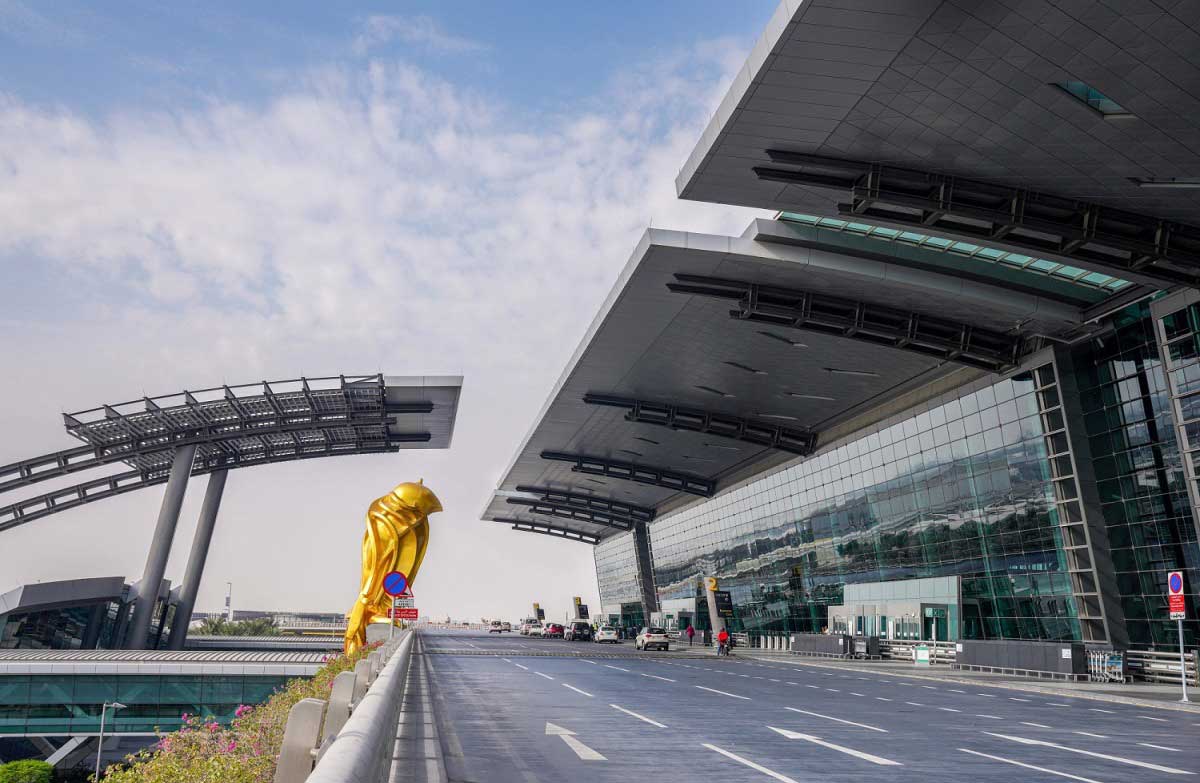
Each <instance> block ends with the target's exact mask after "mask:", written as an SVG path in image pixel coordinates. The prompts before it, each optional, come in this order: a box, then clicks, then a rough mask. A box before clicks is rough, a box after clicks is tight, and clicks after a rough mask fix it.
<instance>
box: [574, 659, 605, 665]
mask: <svg viewBox="0 0 1200 783" xmlns="http://www.w3.org/2000/svg"><path fill="white" fill-rule="evenodd" d="M579 660H581V661H583V662H584V663H590V664H591V665H592V666H599V665H600V664H598V663H596V662H595V661H589V660H588V659H587V658H580V659H579Z"/></svg>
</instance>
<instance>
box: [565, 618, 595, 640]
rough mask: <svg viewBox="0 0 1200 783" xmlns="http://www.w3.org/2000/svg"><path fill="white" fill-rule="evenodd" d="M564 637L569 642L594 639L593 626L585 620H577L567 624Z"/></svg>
mask: <svg viewBox="0 0 1200 783" xmlns="http://www.w3.org/2000/svg"><path fill="white" fill-rule="evenodd" d="M563 638H564V639H566V640H567V641H568V642H590V641H591V640H592V626H591V625H589V624H588V623H586V622H584V621H583V620H576V621H574V622H572V623H570V624H568V625H567V630H566V632H565V633H564V634H563Z"/></svg>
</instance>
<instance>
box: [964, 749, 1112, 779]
mask: <svg viewBox="0 0 1200 783" xmlns="http://www.w3.org/2000/svg"><path fill="white" fill-rule="evenodd" d="M959 750H961V751H962V752H963V753H970V754H971V755H972V756H983V757H984V758H985V759H991V760H992V761H1003V762H1004V763H1005V764H1015V765H1016V766H1018V767H1024V768H1025V769H1036V770H1037V771H1038V772H1048V773H1050V774H1051V775H1060V776H1062V777H1064V778H1070V779H1071V780H1079V781H1082V782H1083V783H1100V781H1098V780H1093V779H1092V778H1084V777H1080V776H1079V775H1072V774H1071V773H1070V772H1059V771H1058V770H1056V769H1046V768H1045V767H1035V766H1034V765H1032V764H1026V763H1025V762H1024V761H1017V760H1016V759H1006V758H1004V757H1003V756H993V755H992V754H990V753H980V752H979V751H977V750H967V749H966V748H959Z"/></svg>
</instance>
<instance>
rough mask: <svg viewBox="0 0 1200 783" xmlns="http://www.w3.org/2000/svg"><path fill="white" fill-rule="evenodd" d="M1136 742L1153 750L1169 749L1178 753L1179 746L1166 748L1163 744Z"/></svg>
mask: <svg viewBox="0 0 1200 783" xmlns="http://www.w3.org/2000/svg"><path fill="white" fill-rule="evenodd" d="M1138 744H1139V745H1141V746H1142V747H1143V748H1154V749H1155V750H1169V751H1171V752H1172V753H1179V748H1168V747H1166V746H1164V745H1153V744H1151V743H1149V742H1139V743H1138Z"/></svg>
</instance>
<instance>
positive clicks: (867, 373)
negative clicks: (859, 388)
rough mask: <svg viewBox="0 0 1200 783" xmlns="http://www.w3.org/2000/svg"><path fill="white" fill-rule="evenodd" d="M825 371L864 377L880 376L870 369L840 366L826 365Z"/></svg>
mask: <svg viewBox="0 0 1200 783" xmlns="http://www.w3.org/2000/svg"><path fill="white" fill-rule="evenodd" d="M825 372H827V373H831V374H833V375H856V376H860V377H862V378H878V377H879V373H877V372H871V371H870V370H843V369H842V368H840V367H826V368H825Z"/></svg>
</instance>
